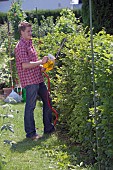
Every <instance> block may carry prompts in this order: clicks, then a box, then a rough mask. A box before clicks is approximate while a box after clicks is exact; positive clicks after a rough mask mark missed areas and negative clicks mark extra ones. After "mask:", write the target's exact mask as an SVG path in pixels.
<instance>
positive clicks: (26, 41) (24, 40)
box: [20, 37, 32, 46]
mask: <svg viewBox="0 0 113 170" xmlns="http://www.w3.org/2000/svg"><path fill="white" fill-rule="evenodd" d="M20 39H21V40H22V41H23V42H24V43H25V44H26V45H28V46H30V45H32V39H31V40H26V39H24V38H23V37H21V38H20Z"/></svg>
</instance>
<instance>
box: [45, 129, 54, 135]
mask: <svg viewBox="0 0 113 170" xmlns="http://www.w3.org/2000/svg"><path fill="white" fill-rule="evenodd" d="M54 132H55V128H53V129H51V130H50V131H48V132H44V134H45V135H46V134H47V135H51V134H53V133H54Z"/></svg>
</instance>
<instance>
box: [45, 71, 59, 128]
mask: <svg viewBox="0 0 113 170" xmlns="http://www.w3.org/2000/svg"><path fill="white" fill-rule="evenodd" d="M44 75H45V77H46V78H47V80H48V93H47V98H48V105H49V107H50V108H51V110H52V111H53V112H54V114H55V116H56V119H55V120H54V126H55V125H56V123H57V121H58V113H57V111H56V110H55V109H54V108H53V107H52V106H51V104H50V100H49V94H50V78H49V76H48V74H46V73H45V72H44Z"/></svg>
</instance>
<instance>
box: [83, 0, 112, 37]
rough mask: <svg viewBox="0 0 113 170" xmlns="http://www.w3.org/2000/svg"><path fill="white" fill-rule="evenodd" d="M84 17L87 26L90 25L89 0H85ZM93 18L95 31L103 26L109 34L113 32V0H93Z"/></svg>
mask: <svg viewBox="0 0 113 170" xmlns="http://www.w3.org/2000/svg"><path fill="white" fill-rule="evenodd" d="M82 18H83V23H84V25H85V26H89V23H90V22H89V1H88V0H83V6H82ZM92 18H93V27H94V32H99V31H100V30H101V29H102V28H105V31H106V32H107V33H109V34H113V1H112V0H107V1H106V0H92Z"/></svg>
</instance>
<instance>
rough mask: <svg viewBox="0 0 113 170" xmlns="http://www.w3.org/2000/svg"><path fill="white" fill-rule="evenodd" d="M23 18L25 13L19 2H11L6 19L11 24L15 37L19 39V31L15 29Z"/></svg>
mask: <svg viewBox="0 0 113 170" xmlns="http://www.w3.org/2000/svg"><path fill="white" fill-rule="evenodd" d="M25 18H26V15H25V13H24V11H22V9H21V2H20V1H17V2H13V3H12V6H11V8H10V10H9V11H8V20H9V21H10V22H11V24H12V27H13V31H14V37H15V39H19V33H18V31H17V30H18V25H19V23H20V22H21V21H23V20H25Z"/></svg>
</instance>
